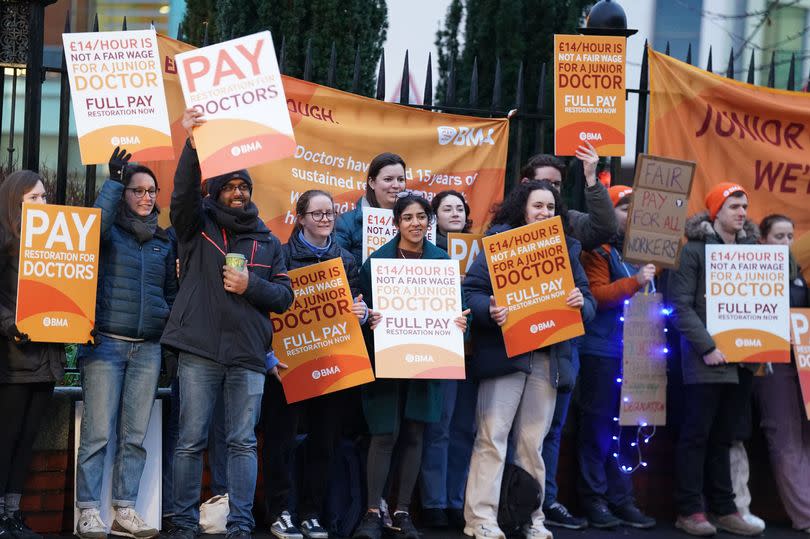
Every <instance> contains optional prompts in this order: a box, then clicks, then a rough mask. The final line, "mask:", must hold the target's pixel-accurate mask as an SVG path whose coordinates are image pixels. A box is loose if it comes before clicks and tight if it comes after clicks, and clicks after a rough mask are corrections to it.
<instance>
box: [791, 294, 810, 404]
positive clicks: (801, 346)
mask: <svg viewBox="0 0 810 539" xmlns="http://www.w3.org/2000/svg"><path fill="white" fill-rule="evenodd" d="M790 329H791V333H792V335H793V357H794V358H795V360H796V370H797V371H798V372H799V385H800V386H801V388H802V398H803V399H804V411H805V413H806V414H807V419H810V309H791V310H790Z"/></svg>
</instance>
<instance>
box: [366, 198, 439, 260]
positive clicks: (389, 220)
mask: <svg viewBox="0 0 810 539" xmlns="http://www.w3.org/2000/svg"><path fill="white" fill-rule="evenodd" d="M398 233H399V229H398V228H397V227H396V226H395V225H394V212H393V210H386V209H385V208H372V207H371V206H363V251H362V252H363V262H365V261H366V259H367V258H368V257H369V256H370V255H371V253H373V252H374V251H376V250H377V249H379V248H380V247H382V246H383V245H385V244H386V243H388V242H389V241H391V240H392V239H394V236H396V235H397V234H398ZM425 239H426V240H428V241H429V242H431V243H433V244H435V243H436V219H434V220H433V221H432V222H431V223H430V226H429V227H428V230H427V234H425Z"/></svg>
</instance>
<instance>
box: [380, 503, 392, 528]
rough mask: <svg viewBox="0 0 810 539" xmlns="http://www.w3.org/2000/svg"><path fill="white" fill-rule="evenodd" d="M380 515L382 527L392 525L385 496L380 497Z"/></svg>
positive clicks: (390, 526)
mask: <svg viewBox="0 0 810 539" xmlns="http://www.w3.org/2000/svg"><path fill="white" fill-rule="evenodd" d="M380 517H382V523H383V528H393V527H394V521H393V519H392V518H391V513H390V512H389V511H388V502H386V501H385V498H382V499H380Z"/></svg>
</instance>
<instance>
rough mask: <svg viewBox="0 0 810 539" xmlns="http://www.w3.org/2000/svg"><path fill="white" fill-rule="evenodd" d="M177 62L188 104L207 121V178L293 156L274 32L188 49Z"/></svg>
mask: <svg viewBox="0 0 810 539" xmlns="http://www.w3.org/2000/svg"><path fill="white" fill-rule="evenodd" d="M175 62H176V63H177V72H178V75H179V77H180V83H181V85H182V88H183V96H184V97H185V101H186V106H187V107H191V108H194V109H196V110H198V111H199V112H201V113H203V115H204V118H205V119H206V120H207V123H205V124H204V125H201V126H198V127H196V128H194V141H195V144H196V146H197V154H198V155H199V158H200V169H201V170H202V175H203V178H210V177H212V176H218V175H220V174H225V173H227V172H230V171H233V170H238V169H242V168H248V167H252V166H256V165H259V164H261V163H266V162H268V161H273V160H276V159H283V158H285V157H289V156H291V155H293V153H294V152H295V137H294V135H293V130H292V126H291V124H290V115H289V113H288V111H287V103H286V98H285V96H284V87H283V85H282V83H281V74H280V73H279V69H278V62H277V61H276V53H275V50H274V48H273V40H272V38H271V37H270V32H260V33H258V34H253V35H250V36H245V37H240V38H238V39H233V40H231V41H226V42H224V43H218V44H216V45H211V46H209V47H204V48H202V49H196V50H193V51H188V52H184V53H181V54H178V55H177V56H175Z"/></svg>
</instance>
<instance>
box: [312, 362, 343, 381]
mask: <svg viewBox="0 0 810 539" xmlns="http://www.w3.org/2000/svg"><path fill="white" fill-rule="evenodd" d="M333 374H340V367H338V366H337V365H335V366H333V367H325V368H323V369H315V370H314V371H312V379H313V380H319V379H320V378H323V377H325V376H332V375H333Z"/></svg>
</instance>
